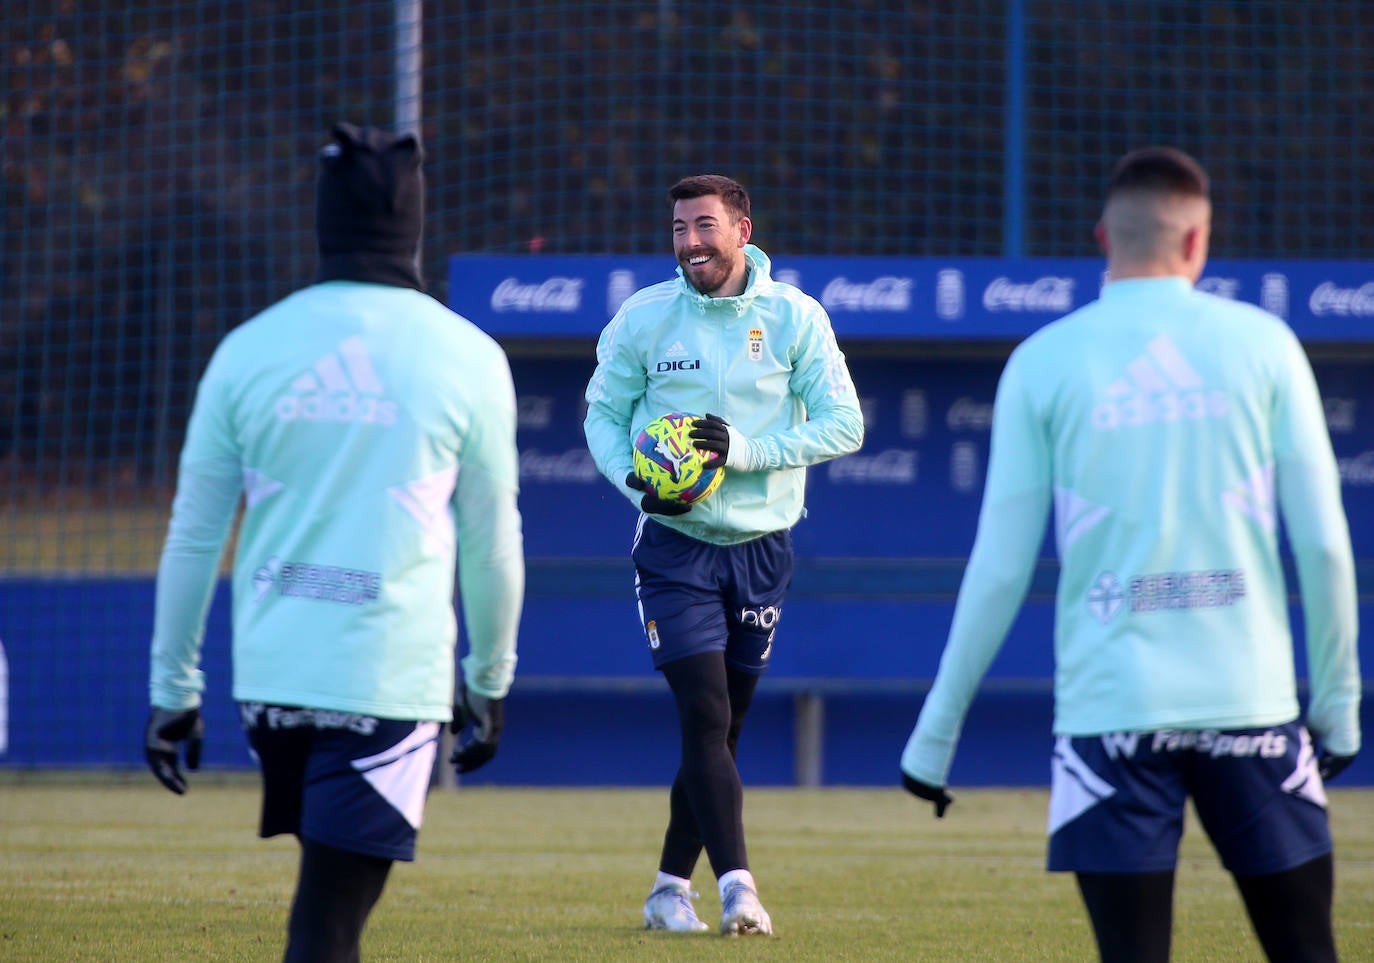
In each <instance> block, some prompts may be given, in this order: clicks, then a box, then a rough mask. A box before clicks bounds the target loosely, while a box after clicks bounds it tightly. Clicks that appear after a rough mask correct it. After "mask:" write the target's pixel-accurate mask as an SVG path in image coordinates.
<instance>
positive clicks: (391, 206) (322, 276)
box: [315, 124, 425, 291]
mask: <svg viewBox="0 0 1374 963" xmlns="http://www.w3.org/2000/svg"><path fill="white" fill-rule="evenodd" d="M423 160H424V151H423V150H422V149H421V148H420V141H419V138H417V137H416V136H415V135H414V134H400V135H396V134H389V133H387V132H385V131H382V130H378V129H377V128H375V127H355V126H354V125H352V124H338V125H336V126H335V127H334V129H333V131H331V132H330V141H329V143H328V144H326V145H325V146H324V147H323V149H321V151H320V174H319V178H318V180H317V181H316V185H315V234H316V237H317V238H318V240H319V248H320V270H319V280H321V281H367V282H370V283H373V284H391V285H395V286H397V287H403V288H415V289H416V290H420V291H423V290H424V282H423V281H422V280H421V279H420V233H421V231H422V230H423V228H424V219H425V178H424V173H423V172H422V171H421V169H420V164H421V162H422V161H423Z"/></svg>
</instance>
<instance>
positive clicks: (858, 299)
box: [449, 255, 1374, 342]
mask: <svg viewBox="0 0 1374 963" xmlns="http://www.w3.org/2000/svg"><path fill="white" fill-rule="evenodd" d="M674 269H675V265H674V263H673V261H672V258H671V257H670V256H667V255H662V256H658V255H632V256H631V255H627V256H619V255H600V256H590V255H587V256H578V255H525V256H488V255H455V256H453V257H451V258H450V259H449V305H450V307H452V308H453V309H454V310H455V311H457V312H458V313H460V314H462V315H463V316H465V317H467V318H468V319H469V320H471V321H472V322H473V323H474V324H476V325H478V326H479V327H481V328H482V329H483V330H485V331H487V332H489V333H491V334H493V335H496V336H509V337H551V336H578V335H581V336H595V335H596V334H597V333H598V332H600V330H601V329H602V328H603V327H604V326H605V324H606V322H607V321H608V320H610V318H611V316H612V315H613V314H615V312H616V310H617V309H618V308H619V307H620V305H621V303H622V302H623V301H624V300H625V298H626V297H628V296H629V295H630V294H631V293H632V292H633V291H635V290H637V289H638V288H641V287H644V286H646V285H649V284H653V283H655V282H658V281H662V280H665V279H667V278H670V277H672V276H673V272H674ZM773 276H774V277H776V278H778V279H779V280H782V281H787V282H789V283H791V284H795V285H797V286H798V287H800V288H801V289H802V290H804V291H806V292H807V293H808V294H810V295H812V296H813V297H815V298H816V299H817V300H819V301H820V302H821V304H822V305H824V306H825V308H826V310H827V312H829V314H830V317H831V320H832V322H833V323H834V326H835V331H836V333H837V334H838V335H839V336H840V338H841V339H845V338H873V339H883V340H886V339H906V340H911V339H937V340H1019V339H1021V338H1023V337H1025V336H1026V335H1028V334H1030V333H1031V332H1032V331H1034V330H1036V329H1037V328H1039V327H1040V326H1042V325H1044V324H1046V323H1048V322H1050V321H1053V320H1054V319H1056V318H1058V317H1061V316H1063V315H1064V314H1067V313H1068V312H1069V311H1072V310H1073V309H1075V308H1078V307H1081V306H1083V305H1084V304H1086V303H1088V302H1089V301H1092V300H1093V299H1095V298H1096V297H1097V295H1098V292H1099V291H1100V290H1101V288H1102V283H1103V281H1104V279H1105V278H1104V274H1103V262H1102V260H1101V259H1099V258H896V257H888V258H869V257H862V258H861V257H852V258H844V257H806V256H802V257H790V256H785V255H779V256H776V257H775V259H774V261H773ZM1198 287H1200V288H1202V289H1203V290H1206V291H1209V292H1211V293H1213V294H1217V295H1220V296H1223V297H1228V298H1235V299H1238V300H1242V301H1248V302H1251V303H1253V304H1257V305H1259V306H1261V307H1263V308H1264V309H1265V310H1267V311H1269V312H1271V313H1272V314H1275V315H1277V316H1279V317H1280V318H1283V319H1284V320H1285V321H1287V322H1288V323H1289V324H1290V325H1291V326H1292V328H1293V330H1294V331H1295V332H1297V334H1298V336H1299V337H1300V338H1302V339H1303V340H1305V341H1336V342H1344V341H1367V340H1369V339H1370V338H1371V337H1372V336H1374V261H1241V260H1214V261H1211V262H1209V263H1208V265H1207V270H1206V273H1205V274H1204V275H1203V277H1202V278H1201V279H1200V280H1199V282H1198Z"/></svg>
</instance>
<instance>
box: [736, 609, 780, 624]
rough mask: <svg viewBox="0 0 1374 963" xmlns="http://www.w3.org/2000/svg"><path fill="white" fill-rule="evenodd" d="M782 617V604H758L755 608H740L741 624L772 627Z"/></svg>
mask: <svg viewBox="0 0 1374 963" xmlns="http://www.w3.org/2000/svg"><path fill="white" fill-rule="evenodd" d="M780 618H782V606H780V605H757V606H754V607H753V608H744V609H740V610H739V620H740V623H741V624H743V625H750V626H757V627H759V628H761V629H771V628H772V627H773V626H775V625H777V624H778V619H780Z"/></svg>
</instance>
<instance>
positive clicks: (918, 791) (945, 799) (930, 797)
mask: <svg viewBox="0 0 1374 963" xmlns="http://www.w3.org/2000/svg"><path fill="white" fill-rule="evenodd" d="M902 785H903V786H905V787H906V791H907V792H909V793H911V794H912V795H913V796H918V797H920V798H921V799H924V800H926V801H928V802H932V803H934V804H935V818H936V819H944V818H945V810H946V809H948V808H949V807H950V804H951V803H953V802H954V797H953V796H951V795H950V794H949V793H948V792H946V791H945V787H944V786H931V785H929V784H927V783H924V782H921V781H920V780H919V779H912V778H911V777H910V776H908V775H907V774H906V773H902Z"/></svg>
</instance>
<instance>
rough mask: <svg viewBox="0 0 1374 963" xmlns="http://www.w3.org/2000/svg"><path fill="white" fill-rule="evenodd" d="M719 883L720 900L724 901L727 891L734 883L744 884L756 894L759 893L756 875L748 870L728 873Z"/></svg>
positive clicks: (734, 870) (722, 876)
mask: <svg viewBox="0 0 1374 963" xmlns="http://www.w3.org/2000/svg"><path fill="white" fill-rule="evenodd" d="M717 883H718V884H719V886H720V898H721V900H722V901H723V900H724V899H725V891H726V890H727V889H729V888H730V886H731V884H732V883H743V884H744V885H745V886H748V887H749V888H750V889H752V890H753V891H754V892H756V893H757V892H758V891H759V888H758V887H757V886H755V885H754V874H753V873H751V872H749V870H747V869H732V870H730V872H728V873H723V874H722V875H721V877H720V879H719V880H717Z"/></svg>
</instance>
